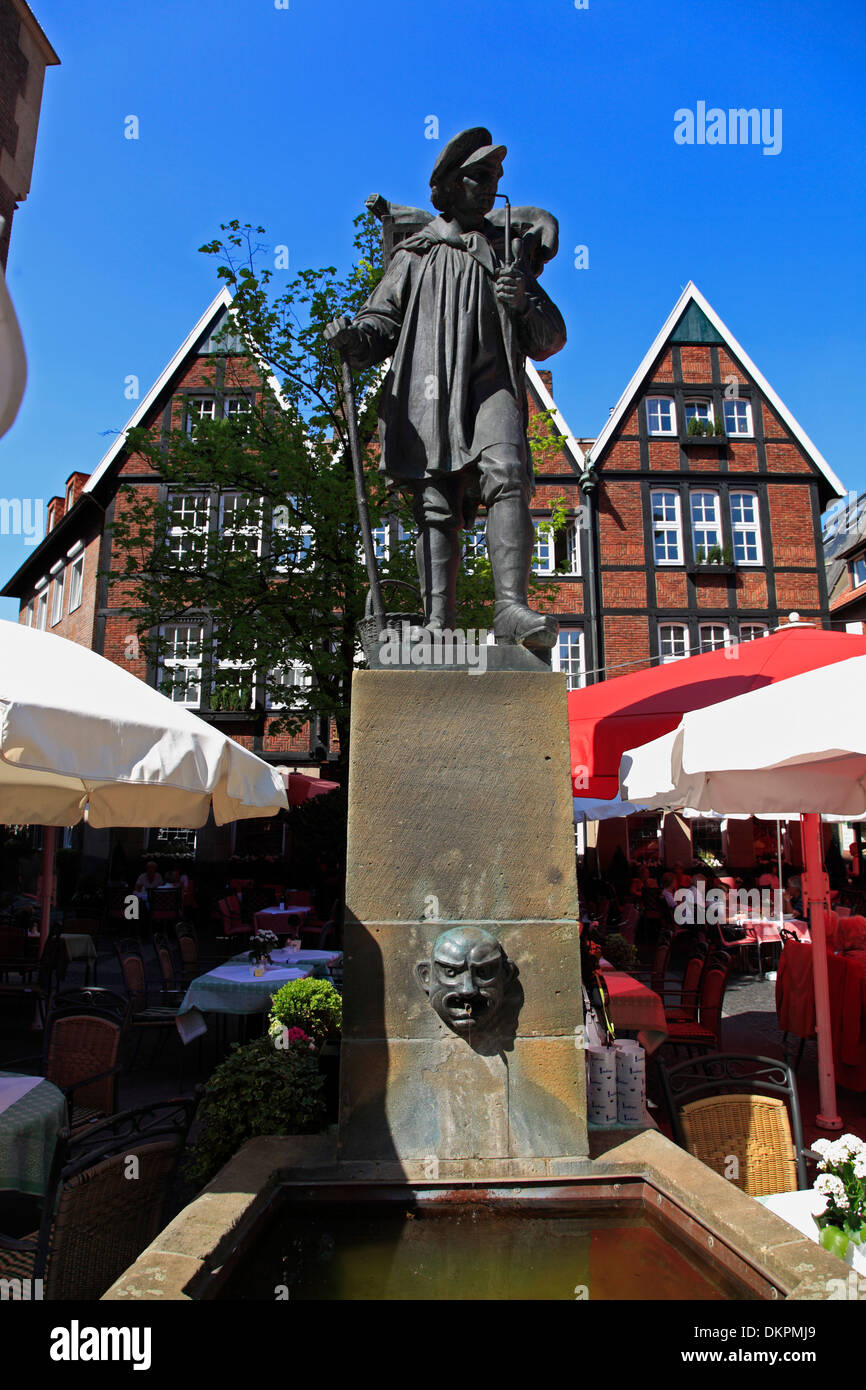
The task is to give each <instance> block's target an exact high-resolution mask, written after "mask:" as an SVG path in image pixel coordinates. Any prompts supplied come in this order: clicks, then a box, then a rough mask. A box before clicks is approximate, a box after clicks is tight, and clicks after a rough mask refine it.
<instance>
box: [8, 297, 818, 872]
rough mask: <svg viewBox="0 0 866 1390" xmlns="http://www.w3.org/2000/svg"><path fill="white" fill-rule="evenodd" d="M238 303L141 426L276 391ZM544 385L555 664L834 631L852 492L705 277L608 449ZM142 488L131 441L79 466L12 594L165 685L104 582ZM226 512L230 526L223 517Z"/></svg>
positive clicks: (275, 751)
mask: <svg viewBox="0 0 866 1390" xmlns="http://www.w3.org/2000/svg"><path fill="white" fill-rule="evenodd" d="M230 302H231V301H230V297H229V295H228V292H227V291H226V290H222V291H221V292H220V294H218V295H217V296H216V298H215V299H214V301H213V302H212V304H211V305H210V306H209V307H208V309H207V310H206V312H205V313H204V314H203V316H202V318H201V319H200V320H199V322H198V323H197V324H196V325H195V327H194V328H193V329H192V331H191V333H190V334H189V335H188V337H187V338H186V340H185V341H184V342H183V343H182V344H181V346H180V347H179V349H178V350H177V352H176V353H175V354H174V356H173V357H172V359H171V361H170V362H169V363H168V364H167V366H166V368H165V370H164V371H163V373H162V374H161V375H160V377H159V379H158V380H157V381H156V382H155V383H154V385H153V387H152V388H151V390H150V391H149V392H148V393H147V395H146V396H145V397H144V399H143V400H142V401H141V403H140V404H139V406H138V408H137V409H136V411H135V413H134V415H133V416H132V419H131V420H130V422H129V425H128V427H127V428H131V427H132V426H139V425H140V426H144V427H145V428H146V429H148V430H150V431H151V432H152V433H153V434H154V436H155V437H159V436H160V435H161V434H163V433H166V432H167V431H168V430H169V429H173V428H181V427H183V425H184V421H185V419H186V418H187V417H188V415H189V412H190V410H191V409H195V410H197V411H202V410H204V411H205V412H206V413H207V414H209V415H212V416H222V415H224V414H228V413H230V412H231V410H232V409H233V408H234V407H235V406H236V405H237V403H238V402H242V401H243V399H244V397H249V396H250V395H252V394H255V392H256V391H257V390H260V389H261V380H260V379H259V378H258V377H257V376H256V374H255V373H254V372H252V371H251V369H250V367H249V365H248V364H247V363H246V362H245V361H244V359H242V358H241V357H239V356H238V355H237V354H236V353H235V354H233V353H232V351H231V344H230V343H227V342H226V341H225V340H224V339H223V338H222V337H221V334H222V332H223V329H224V327H225V321H226V314H227V312H228V309H229V305H230ZM526 386H527V395H528V401H529V411H530V432H531V433H532V429H533V422H535V423H536V424H537V423H538V417H539V416H540V415H541V414H542V413H543V412H547V413H548V415H549V418H550V419H551V421H552V426H553V431H554V432H555V433H556V434H557V435H558V436H559V441H560V442H559V444H558V445H557V446H556V447H551V448H548V449H546V450H545V451H543V452H542V453H541V454H540V456H537V457H536V480H537V487H536V492H535V495H534V498H533V503H532V509H533V515H534V519H535V521H536V524H539V523H543V522H544V521H545V520H546V519H547V518H549V517H550V514H551V509H552V508H554V507H564V510H565V513H566V517H567V522H566V526H565V529H564V531H562V532H560V533H559V534H558V535H557V536H556V537H553V536H551V535H550V534H549V533H546V532H545V530H544V528H543V527H542V530H541V531H540V532H539V536H538V542H537V546H536V555H535V569H536V572H537V573H539V574H540V575H543V576H546V577H548V579H549V581H550V583H551V585H552V588H553V596H552V598H551V599H550V600H549V601H548V602H547V604H546V606H547V607H548V608H549V610H550V611H551V612H553V613H555V614H556V616H557V617H558V619H559V622H560V640H559V645H558V647H557V648H556V649H555V650H554V652H553V663H552V664H553V665H554V667H555V668H557V669H561V670H563V671H565V672H566V674H567V676H568V683H569V687H570V688H574V687H576V686H578V685H580V684H582V683H583V682H584V681H586V680H588V681H595V680H599V679H603V678H605V676H614V675H617V674H619V673H621V672H623V671H628V670H636V669H639V668H640V667H641V666H646V665H650V664H655V663H656V662H658V661H668V660H676V659H679V658H681V657H684V656H688V655H689V654H692V653H694V652H698V651H704V650H709V649H711V648H712V647H716V646H720V645H725V644H727V643H731V642H736V641H740V640H751V639H754V638H756V637H758V636H760V635H761V634H763V633H765V632H767V631H769V630H771V629H772V628H773V627H776V626H778V624H779V623H780V622H783V621H785V620H786V619H787V616H788V614H789V613H790V612H791V611H792V610H796V611H798V612H799V613H800V615H801V617H802V618H804V619H809V620H812V621H814V622H816V623H818V624H819V625H826V624H828V623H829V621H830V618H831V615H830V606H829V599H828V593H827V584H826V578H825V570H824V560H823V551H822V543H821V530H820V518H821V513H822V512H823V511H824V509H825V508H826V506H827V504H828V502H829V501H830V499H831V498H832V497H834V496H838V495H841V493H842V486H841V484H840V483H839V480H838V479H837V478H836V476H835V474H834V473H833V472H832V470H831V469H830V467H829V465H828V464H827V463H826V461H825V460H824V459H823V457H822V456H821V454H820V453H819V451H818V450H817V449H816V447H815V446H814V444H812V442H811V441H810V440H809V438H808V437H807V436H806V434H805V432H804V431H803V430H802V428H801V427H800V426H799V425H798V423H797V421H796V420H795V419H794V417H793V416H792V415H791V414H790V412H789V411H788V409H787V408H786V406H785V405H784V404H783V403H782V402H781V401H780V400H779V398H778V396H777V395H776V394H775V392H774V391H773V389H772V387H771V386H770V385H769V383H768V382H767V381H766V380H765V378H764V377H763V376H762V375H761V373H760V371H759V370H758V368H757V367H756V366H755V364H754V363H753V362H752V361H751V360H750V358H749V357H748V355H747V354H746V352H745V350H744V349H743V348H742V347H740V345H739V344H738V343H737V341H736V339H735V338H734V337H733V336H732V335H731V334H730V332H729V330H728V329H727V328H726V327H725V325H724V324H723V323H722V321H721V320H720V319H719V317H718V315H717V314H716V313H715V311H714V310H713V309H712V307H711V306H710V305H709V304H708V303H707V301H706V300H705V299H704V298H703V296H702V295H701V294H700V292H699V291H698V290H697V289H696V287H695V286H694V285H691V284H690V285H689V286H687V288H686V290H685V291H684V292H683V294H682V296H681V297H680V299H679V300H678V301H677V304H676V305H675V306H674V308H673V310H672V311H671V314H670V315H669V317H668V320H667V322H666V323H665V325H664V326H663V327H662V329H661V331H660V333H659V334H658V336H657V338H656V339H655V341H654V342H653V343H652V345H651V346H650V348H649V350H648V352H647V354H646V356H645V357H644V360H643V361H642V362H641V364H640V366H639V367H638V369H637V371H636V372H635V374H634V376H633V377H632V379H631V381H630V382H629V384H628V386H627V387H626V389H625V391H624V392H623V395H622V397H621V398H620V401H619V403H618V404H617V406H616V407H615V408H614V410H613V411H612V412H611V415H610V417H609V419H608V421H607V423H606V425H605V427H604V429H603V430H602V431H601V433H600V435H599V436H598V437H597V439H594V440H593V439H581V440H578V439H577V438H576V437H575V436H574V434H573V433H572V432H571V430H570V429H569V427H568V425H567V423H566V421H565V419H564V417H563V415H562V414H561V412H560V411H559V409H558V407H557V405H556V403H555V400H554V397H553V383H552V377H551V374H550V373H549V372H543V371H539V370H537V369H536V368H535V367H534V366H532V365H531V364H528V366H527V374H526ZM692 422H695V423H692ZM696 431H701V433H696ZM545 432H547V431H545ZM130 482H132V483H134V485H135V487H136V489H143V490H146V491H150V492H152V493H153V495H154V496H155V497H159V498H160V499H164V497H165V495H166V488H165V484H164V483H163V481H162V479H161V478H160V477H159V476H158V474H155V473H153V472H152V470H151V465H150V464H149V463H148V462H147V461H146V460H144V459H143V458H142V457H141V456H138V455H136V454H135V453H132V452H130V450H129V449H128V448H127V446H126V443H125V435H121V436H119V437H118V439H117V440H116V442H115V443H114V444H113V445H112V446H111V448H110V449H109V450H108V452H107V454H106V455H105V457H104V458H103V460H102V461H101V463H100V464H99V465H98V467H97V468H96V469H95V470H94V472H93V473H92V474H91V475H90V476H89V477H87V476H86V475H84V474H82V473H74V474H72V475H71V476H70V478H69V479H68V480H67V482H66V486H65V490H64V495H63V496H62V497H60V496H58V497H55V498H52V499H51V502H50V503H49V507H48V529H47V533H46V536H45V539H44V540H43V541H42V543H41V544H40V545H39V546H38V547H37V548H36V549H35V550H34V551H33V553H32V554H31V555H30V556H29V557H28V558H27V560H26V561H25V563H24V564H23V565H22V566H21V568H20V569H19V570H18V572H17V573H16V574H15V575H14V576H13V578H12V579H11V580H10V581H9V582H8V583H7V584H6V586H5V588H4V589H3V593H4V594H6V595H11V596H14V597H16V598H18V600H19V603H20V615H21V621H22V622H29V623H33V624H35V625H36V626H40V627H44V628H47V629H48V630H51V631H53V632H57V633H59V634H60V635H61V636H65V637H70V638H72V639H73V640H74V641H78V642H81V643H83V644H84V645H86V646H89V647H92V648H93V650H95V651H98V652H100V653H101V654H103V655H105V656H107V657H108V658H110V659H111V660H113V661H116V662H118V663H119V664H122V665H124V666H126V667H127V668H128V669H130V670H132V671H133V672H134V673H135V674H136V675H139V676H140V677H141V678H142V679H144V680H147V681H149V682H150V683H152V684H156V683H158V681H159V678H160V673H159V672H158V671H157V670H155V669H151V668H149V667H148V665H147V662H146V661H145V658H144V656H143V655H142V654H140V653H139V652H138V649H137V643H136V641H135V636H134V632H133V630H132V624H131V622H130V620H129V618H128V617H126V616H125V615H124V614H123V613H122V611H121V609H122V607H123V595H122V592H121V591H120V589H119V586H118V585H117V584H116V583H111V582H109V580H108V579H107V578H106V577H105V576H104V574H103V577H101V578H100V577H98V573H99V572H100V571H102V572H107V571H110V570H112V569H115V570H116V569H117V568H119V561H118V558H117V556H115V555H113V553H112V545H111V532H110V527H111V522H112V520H113V518H114V516H115V514H116V509H117V508H118V507H120V506H122V505H123V504H124V503H123V494H122V493H120V492H119V489H120V488H121V486H122V485H123V484H126V483H130ZM209 515H211V516H212V517H213V520H212V522H211V523H210V524H222V518H221V514H219V515H218V516H213V513H212V512H211V513H209ZM472 543H473V542H472V540H471V538H470V541H469V542H468V544H469V545H471V544H472ZM482 543H483V540H482V536H481V534H480V533H477V538H476V540H475V544H482ZM206 623H207V617H206V615H205V616H204V617H203V618H202V620H201V622H198V621H193V620H190V621H184V622H181V623H175V624H173V625H172V630H171V637H172V641H173V643H174V658H173V659H174V661H175V662H176V663H178V664H181V665H182V664H183V663H184V661H187V663H188V664H189V665H191V666H192V667H193V668H195V659H194V656H193V657H190V656H189V652H190V651H193V652H194V650H195V647H196V643H197V641H199V640H200V638H201V635H202V634H204V632H205V624H206ZM214 677H215V673H214V672H210V673H208V672H203V671H201V670H198V671H197V672H196V671H195V670H194V671H193V676H192V677H191V680H190V692H191V697H190V698H189V699H187V700H186V701H185V702H186V703H189V704H190V705H191V707H193V708H195V709H196V710H197V712H198V713H199V714H200V715H201V717H202V718H205V719H208V720H211V721H213V722H214V723H216V724H217V725H218V726H219V727H221V728H223V729H224V731H225V732H227V733H229V734H230V735H231V736H232V737H234V738H236V739H238V741H240V742H242V743H244V744H245V745H246V746H247V747H249V748H251V749H253V751H255V752H256V753H258V754H259V755H260V756H262V757H264V758H265V759H266V760H267V761H269V762H272V763H277V764H279V765H282V766H289V767H291V768H297V769H299V770H304V769H306V770H308V771H310V770H312V771H315V770H317V769H319V768H321V767H322V766H323V765H324V764H325V762H326V761H327V758H328V755H329V753H331V754H333V753H334V751H335V744H334V742H333V733H332V731H331V729H330V728H329V727H327V726H326V725H325V724H323V722H322V721H318V720H314V721H312V722H311V723H310V724H308V725H307V726H306V727H305V728H304V729H303V730H302V731H301V733H300V734H298V735H295V736H289V735H286V734H276V733H274V732H272V728H271V726H272V724H273V718H272V717H271V716H269V714H268V705H267V692H266V686H265V682H264V681H262V680H260V679H258V678H257V680H256V683H255V692H256V694H255V699H254V701H253V702H252V703H251V705H249V706H247V707H244V708H227V707H226V705H225V703H224V702H223V701H221V700H220V699H219V698H217V696H216V693H215V692H216V691H217V690H218V689H219V683H218V681H216V680H215V678H214ZM226 834H228V832H226ZM209 842H210V848H211V850H212V851H213V853H215V854H216V853H222V854H225V853H226V852H230V849H227V846H228V839H227V838H226V835H224V836H223V837H222V838H219V837H218V836H217V835H216V832H215V831H214V832H213V835H212V836H210V837H209Z"/></svg>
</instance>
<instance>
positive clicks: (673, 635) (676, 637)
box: [659, 623, 689, 666]
mask: <svg viewBox="0 0 866 1390" xmlns="http://www.w3.org/2000/svg"><path fill="white" fill-rule="evenodd" d="M688 654H689V630H688V628H687V627H686V625H685V623H659V656H660V658H661V664H662V665H663V666H666V665H667V664H668V662H671V661H681V660H682V658H683V657H684V656H688Z"/></svg>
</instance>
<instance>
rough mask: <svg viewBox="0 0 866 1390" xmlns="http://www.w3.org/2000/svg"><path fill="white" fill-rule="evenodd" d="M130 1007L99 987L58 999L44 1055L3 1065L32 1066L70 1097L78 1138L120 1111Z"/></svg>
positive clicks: (49, 1021)
mask: <svg viewBox="0 0 866 1390" xmlns="http://www.w3.org/2000/svg"><path fill="white" fill-rule="evenodd" d="M128 1015H129V1007H128V1005H127V1002H126V1000H125V999H122V998H121V997H120V995H119V994H115V993H113V991H112V990H109V989H101V988H99V987H98V986H96V985H89V986H85V988H83V989H74V990H67V991H64V993H62V994H57V995H55V996H54V1001H53V1003H52V1006H51V1010H50V1012H49V1014H48V1018H47V1020H46V1024H45V1043H44V1047H43V1051H42V1053H41V1054H39V1055H38V1056H36V1057H18V1058H14V1059H13V1060H12V1061H11V1062H5V1063H4V1067H7V1068H10V1069H12V1070H13V1071H18V1070H20V1069H21V1068H22V1067H23V1066H25V1065H27V1064H30V1065H32V1064H33V1063H34V1062H38V1063H40V1064H41V1074H42V1076H44V1078H45V1080H46V1081H50V1082H51V1083H52V1084H53V1085H54V1086H56V1087H57V1088H58V1090H61V1091H62V1092H63V1094H64V1096H65V1097H66V1104H67V1109H68V1114H69V1128H70V1130H71V1132H72V1133H73V1134H77V1133H78V1132H79V1131H81V1130H82V1129H84V1128H85V1127H87V1126H89V1125H91V1124H93V1123H94V1121H96V1120H101V1119H103V1118H104V1117H105V1116H106V1115H112V1114H113V1113H114V1110H115V1108H116V1097H117V1077H118V1073H119V1072H120V1065H119V1062H118V1057H119V1054H120V1043H121V1038H122V1036H123V1031H124V1029H125V1027H126V1021H127V1018H128Z"/></svg>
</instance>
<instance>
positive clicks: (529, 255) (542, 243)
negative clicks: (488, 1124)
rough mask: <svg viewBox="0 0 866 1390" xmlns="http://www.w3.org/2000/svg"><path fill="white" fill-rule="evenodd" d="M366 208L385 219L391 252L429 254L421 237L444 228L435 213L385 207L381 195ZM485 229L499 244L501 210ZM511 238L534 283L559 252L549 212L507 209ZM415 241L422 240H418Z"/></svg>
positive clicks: (396, 205)
mask: <svg viewBox="0 0 866 1390" xmlns="http://www.w3.org/2000/svg"><path fill="white" fill-rule="evenodd" d="M367 206H368V207H369V208H370V209H371V211H372V212H373V213H375V215H376V216H377V217H378V218H379V219H380V221H381V222H383V223H384V222H385V220H386V219H389V221H390V223H391V230H392V232H393V233H394V234H395V235H394V249H395V250H396V248H397V246H400V247H405V249H406V250H410V251H420V252H422V254H423V252H424V251H426V250H429V248H430V245H431V241H430V239H428V238H426V237H425V233H427V232H428V231H429V229H430V227H431V226H432V225H433V224H434V223H435V224H437V225H438V226H440V227H442V226H445V227H447V226H448V224H447V223H446V222H445V220H444V219H443V218H441V217H437V216H436V215H435V213H431V212H426V211H425V210H424V209H423V208H413V207H409V206H407V205H406V204H403V203H389V202H388V200H387V199H386V198H383V197H382V196H381V194H378V193H372V194H371V195H370V197H369V198H368V199H367ZM486 221H487V226H488V227H489V228H491V229H493V230H492V232H488V235H489V236H491V239H496V240H501V238H502V236H503V233H504V228H505V208H504V207H501V208H496V209H495V210H494V211H493V212H491V214H490V216H489V217H488V218H487V219H486ZM409 228H412V229H414V230H412V231H410V232H409V235H408V236H406V237H404V238H403V239H402V240H401V239H400V233H401V231H402V229H409ZM511 235H512V237H520V239H521V240H522V242H523V255H524V257H525V260H526V263H527V265H528V268H529V270H530V272H531V274H532V275H533V276H534V277H535V278H536V279H537V278H538V276H539V275H540V274H541V272H542V270H543V269H544V267H545V265H546V264H547V262H548V261H550V260H553V257H554V256H555V255H556V253H557V251H558V249H559V223H558V222H557V220H556V218H555V217H554V215H553V213H552V212H547V211H546V210H545V209H544V208H537V207H532V206H529V205H527V206H522V207H513V208H512V209H511ZM419 238H422V239H421V240H419ZM434 238H435V239H436V240H440V241H446V240H449V239H450V238H448V237H444V236H439V237H435V234H434Z"/></svg>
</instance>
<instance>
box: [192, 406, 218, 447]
mask: <svg viewBox="0 0 866 1390" xmlns="http://www.w3.org/2000/svg"><path fill="white" fill-rule="evenodd" d="M217 418H218V416H217V398H216V396H188V397H187V400H186V432H187V434H188V435H189V437H190V439H194V438H195V430H196V425H200V424H201V422H202V420H210V421H214V420H216V419H217Z"/></svg>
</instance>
